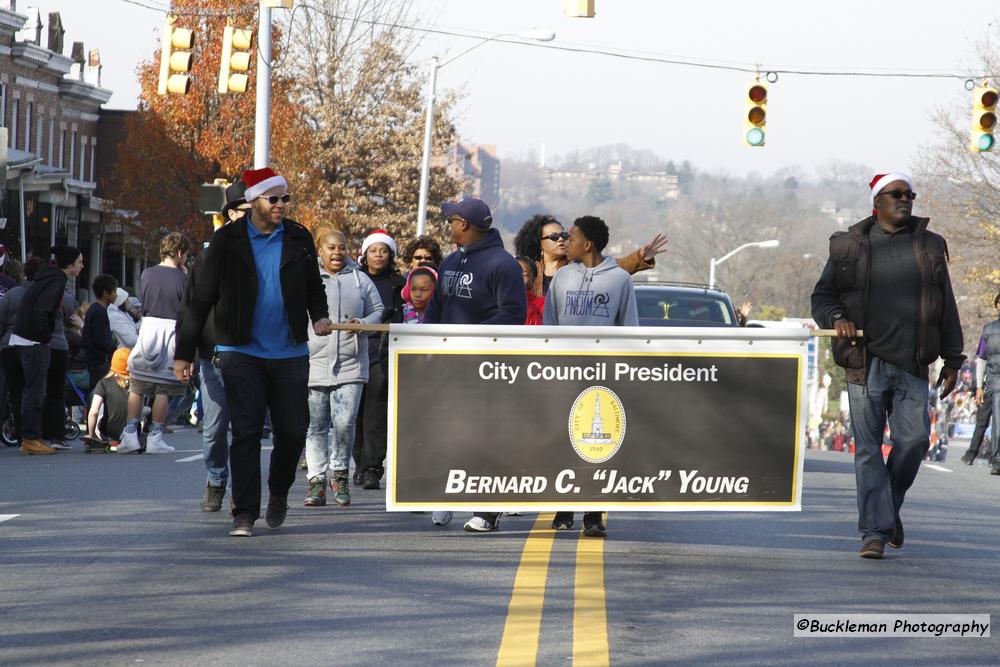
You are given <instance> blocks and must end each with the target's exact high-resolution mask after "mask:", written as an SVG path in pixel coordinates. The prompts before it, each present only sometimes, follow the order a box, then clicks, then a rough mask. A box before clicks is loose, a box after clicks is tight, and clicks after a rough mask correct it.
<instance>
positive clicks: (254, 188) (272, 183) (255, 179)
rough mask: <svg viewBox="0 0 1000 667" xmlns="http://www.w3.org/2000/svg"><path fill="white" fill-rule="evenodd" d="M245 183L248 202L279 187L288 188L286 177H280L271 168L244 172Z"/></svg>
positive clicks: (245, 194)
mask: <svg viewBox="0 0 1000 667" xmlns="http://www.w3.org/2000/svg"><path fill="white" fill-rule="evenodd" d="M243 183H245V184H246V191H245V192H244V196H245V197H246V200H247V201H253V200H254V199H256V198H257V197H260V196H261V195H262V194H264V193H265V192H267V191H268V190H270V189H271V188H276V187H279V186H284V187H286V188H287V187H288V181H286V180H285V177H284V176H278V175H277V174H276V173H274V170H273V169H271V168H270V167H264V168H263V169H248V170H247V171H244V172H243Z"/></svg>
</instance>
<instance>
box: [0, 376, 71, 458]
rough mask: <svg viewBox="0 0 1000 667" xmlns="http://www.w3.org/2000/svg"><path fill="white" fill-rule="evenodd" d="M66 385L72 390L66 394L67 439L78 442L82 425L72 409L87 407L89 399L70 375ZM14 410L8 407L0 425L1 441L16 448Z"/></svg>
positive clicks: (67, 377)
mask: <svg viewBox="0 0 1000 667" xmlns="http://www.w3.org/2000/svg"><path fill="white" fill-rule="evenodd" d="M66 384H67V386H68V388H69V389H70V391H67V392H66V439H67V440H76V439H77V438H79V437H80V425H79V424H77V423H76V422H75V421H74V420H73V419H72V418H71V415H72V412H71V408H72V407H73V406H77V405H82V406H86V405H87V397H86V395H85V394H84V393H83V392H82V391H80V388H79V387H77V386H76V383H74V382H73V380H72V379H71V378H70V377H69V375H67V376H66ZM13 408H14V406H12V405H9V406H7V411H6V417H4V420H3V424H2V425H0V441H3V444H5V445H7V446H8V447H16V446H17V445H18V444H20V443H19V442H18V439H17V426H16V425H15V424H14V413H13ZM84 410H86V407H84Z"/></svg>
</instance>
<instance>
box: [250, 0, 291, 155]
mask: <svg viewBox="0 0 1000 667" xmlns="http://www.w3.org/2000/svg"><path fill="white" fill-rule="evenodd" d="M292 2H293V0H260V21H259V22H258V24H257V117H256V122H255V124H254V145H253V167H254V169H261V168H262V167H266V166H267V165H268V162H270V160H271V9H273V8H280V9H291V8H292Z"/></svg>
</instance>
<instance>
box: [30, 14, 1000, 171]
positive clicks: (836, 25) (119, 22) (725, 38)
mask: <svg viewBox="0 0 1000 667" xmlns="http://www.w3.org/2000/svg"><path fill="white" fill-rule="evenodd" d="M416 2H417V9H418V13H420V14H421V18H420V20H421V21H424V22H428V23H434V24H436V25H438V26H440V27H446V28H447V29H451V28H457V29H464V30H472V31H481V32H483V33H499V32H518V31H520V30H524V29H526V28H531V27H536V26H537V27H544V28H548V29H551V30H553V31H554V32H555V33H556V41H555V42H554V43H564V44H573V45H581V44H583V45H592V46H598V47H603V48H613V49H627V50H629V51H642V52H649V53H655V54H660V55H670V56H682V57H685V58H690V59H701V60H708V61H725V62H731V63H738V64H753V63H757V62H759V63H761V64H762V65H763V69H765V70H766V69H768V68H775V67H794V66H803V67H816V68H838V69H854V68H886V69H893V70H904V69H906V70H920V71H929V70H936V71H940V70H948V71H966V70H968V69H969V66H970V64H973V63H974V62H975V60H974V49H973V43H974V42H975V41H976V40H978V39H980V38H982V37H983V36H985V34H986V33H987V31H988V30H992V31H993V33H994V34H996V33H997V27H998V25H1000V23H998V18H997V17H998V14H997V13H996V12H997V10H996V7H997V5H996V3H995V2H987V1H973V0H954V1H952V2H948V3H934V4H931V3H924V2H913V3H904V4H899V3H881V2H872V1H871V0H868V1H867V2H858V1H853V0H852V1H840V2H828V3H811V2H797V3H792V2H728V1H723V2H715V3H705V2H668V1H666V0H597V17H596V18H594V19H570V18H566V17H564V16H563V14H562V0H502V1H500V0H416ZM151 4H161V5H162V4H165V1H164V0H151ZM18 5H19V9H23V8H24V7H27V6H38V7H40V8H41V10H42V12H43V21H44V20H45V16H46V15H47V12H49V11H54V10H59V11H61V12H62V16H63V24H64V25H65V26H66V28H67V35H66V43H67V52H68V45H69V43H70V42H72V41H74V40H76V41H84V42H85V43H86V46H87V48H92V47H97V48H99V49H100V50H101V55H102V60H103V62H104V79H103V81H104V85H105V87H107V88H110V89H112V90H114V97H113V98H112V99H111V102H110V103H109V104H108V107H111V108H130V107H131V108H134V106H135V98H136V94H137V92H138V88H137V86H136V83H135V76H134V70H135V66H136V64H137V63H138V62H139V61H140V60H142V59H144V58H149V57H151V56H152V55H153V54H154V52H155V50H156V48H157V43H158V42H157V39H158V37H157V36H158V33H159V27H160V25H161V24H162V23H163V15H162V14H160V13H157V12H154V11H150V10H147V9H142V8H140V7H136V6H132V5H129V4H126V3H124V2H122V1H121V0H90V1H89V2H83V1H79V0H76V1H73V2H67V1H66V0H62V1H57V0H19V1H18ZM279 11H281V10H279ZM977 17H978V18H977ZM991 21H992V24H991ZM472 43H474V42H473V41H471V40H468V39H463V38H453V37H444V36H432V35H428V36H426V37H425V38H424V41H423V43H422V45H421V47H420V49H419V51H418V53H417V54H416V55H415V58H418V59H422V58H426V57H429V56H430V55H433V54H439V55H444V54H446V53H448V52H451V53H455V52H457V51H459V50H461V49H463V48H465V47H467V46H469V45H471V44H472ZM751 79H752V76H751V75H748V74H742V73H736V72H725V71H714V70H703V69H695V68H689V67H679V66H673V65H666V64H660V63H649V62H637V61H628V60H619V59H615V58H610V57H607V56H600V55H592V54H579V53H563V52H556V51H548V50H542V49H536V48H529V47H523V46H514V45H507V44H499V43H492V44H486V45H484V46H482V47H481V48H479V49H477V50H476V51H473V52H472V53H470V54H468V55H466V56H463V57H462V58H461V59H459V60H457V61H455V62H454V63H452V64H450V65H448V66H447V67H445V68H443V69H442V70H441V72H440V76H439V90H440V89H442V88H460V89H461V90H462V91H463V93H464V96H465V97H464V100H463V101H462V103H461V105H460V107H459V111H460V116H459V118H458V123H459V129H460V132H461V134H462V136H463V137H464V138H466V139H468V140H470V141H475V142H480V143H492V144H496V145H497V147H498V150H499V151H500V153H501V156H503V155H517V154H525V153H526V152H527V151H529V150H531V149H534V150H538V149H539V148H540V147H541V146H542V145H543V144H544V145H545V150H546V153H547V154H548V155H549V156H551V155H554V154H558V153H563V152H566V151H569V150H572V149H574V148H585V147H588V146H594V145H599V144H606V143H617V142H625V143H628V144H631V145H632V146H634V147H637V148H648V149H651V150H654V151H656V152H657V153H659V154H661V155H663V156H664V157H666V158H672V159H675V160H682V159H689V160H691V161H692V163H694V164H695V165H696V166H697V167H699V168H702V169H710V170H720V169H722V170H726V171H729V172H730V173H733V174H736V175H738V174H744V173H746V172H748V171H757V172H761V173H764V174H768V173H771V172H773V171H775V170H777V169H779V168H782V167H786V166H793V165H798V166H800V167H804V168H806V169H809V170H810V171H811V170H812V169H813V168H814V167H815V166H817V165H819V164H822V163H823V162H825V161H827V160H830V159H839V160H847V161H853V162H864V163H867V164H870V165H871V166H873V167H874V168H876V169H883V170H890V169H912V168H913V167H914V166H915V164H916V162H917V160H918V158H919V155H920V152H921V149H922V148H924V147H926V146H927V145H928V144H929V143H931V142H932V141H933V139H934V132H935V130H934V126H933V124H932V123H931V121H930V118H929V117H930V115H931V113H932V112H933V110H934V109H935V107H937V106H939V105H952V106H953V107H954V108H956V109H959V110H960V111H961V113H962V114H967V107H968V104H969V103H968V100H969V97H970V96H969V93H967V92H966V91H965V90H964V88H963V81H962V80H955V79H951V80H936V79H868V78H856V77H851V78H845V77H806V76H799V75H790V74H789V75H782V77H781V78H780V80H779V81H778V82H777V83H775V84H773V85H771V87H770V92H769V106H768V127H767V130H768V131H767V146H766V147H764V148H760V149H751V148H747V147H745V146H743V145H742V143H741V137H742V132H743V126H742V118H743V114H744V111H745V106H744V103H743V95H744V93H745V87H746V85H747V84H748V83H749V82H750V80H751Z"/></svg>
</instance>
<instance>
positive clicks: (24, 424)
mask: <svg viewBox="0 0 1000 667" xmlns="http://www.w3.org/2000/svg"><path fill="white" fill-rule="evenodd" d="M17 355H18V357H20V359H21V370H22V371H23V372H24V391H23V393H22V394H21V438H22V439H24V440H41V439H42V411H43V410H44V408H45V386H46V379H47V376H48V373H49V361H50V359H51V356H52V351H51V350H50V349H49V346H48V345H24V346H18V347H17Z"/></svg>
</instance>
